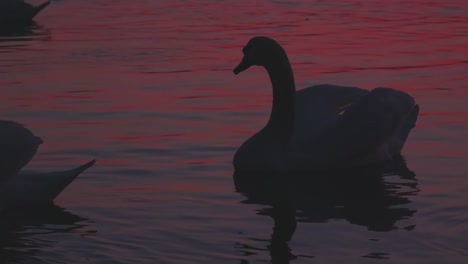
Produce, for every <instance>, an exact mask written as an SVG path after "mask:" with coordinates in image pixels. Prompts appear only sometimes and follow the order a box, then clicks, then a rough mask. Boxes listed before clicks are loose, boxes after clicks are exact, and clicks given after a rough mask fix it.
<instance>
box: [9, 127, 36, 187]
mask: <svg viewBox="0 0 468 264" xmlns="http://www.w3.org/2000/svg"><path fill="white" fill-rule="evenodd" d="M42 142H43V141H42V139H41V138H39V137H37V136H35V135H34V134H33V133H32V132H31V131H30V130H29V129H27V128H26V127H24V126H23V125H21V124H19V123H16V122H13V121H6V120H0V183H1V182H4V181H6V180H8V179H10V178H11V177H13V176H14V175H16V174H17V173H18V172H19V171H20V169H21V168H23V167H24V166H25V165H26V164H27V163H28V162H29V161H31V159H32V158H33V157H34V155H35V154H36V151H37V149H38V147H39V145H40V144H41V143H42Z"/></svg>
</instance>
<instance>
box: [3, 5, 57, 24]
mask: <svg viewBox="0 0 468 264" xmlns="http://www.w3.org/2000/svg"><path fill="white" fill-rule="evenodd" d="M49 4H50V0H48V1H46V2H44V3H42V4H40V5H38V6H33V5H31V4H29V3H27V2H25V1H23V0H0V22H1V23H2V24H3V25H1V26H11V24H22V23H29V22H32V20H33V18H34V17H35V16H36V15H37V14H38V13H39V12H41V11H42V9H44V8H45V7H46V6H48V5H49Z"/></svg>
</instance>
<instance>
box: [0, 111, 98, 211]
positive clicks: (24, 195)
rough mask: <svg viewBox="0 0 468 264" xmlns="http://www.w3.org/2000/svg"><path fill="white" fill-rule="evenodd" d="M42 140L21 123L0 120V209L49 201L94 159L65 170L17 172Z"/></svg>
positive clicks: (32, 154) (91, 164) (34, 152)
mask: <svg viewBox="0 0 468 264" xmlns="http://www.w3.org/2000/svg"><path fill="white" fill-rule="evenodd" d="M42 142H43V141H42V139H41V138H39V137H37V136H35V135H33V133H31V131H29V129H27V128H25V127H24V126H23V125H21V124H18V123H16V122H13V121H6V120H0V212H1V211H3V210H6V209H9V208H14V207H28V206H34V205H41V204H47V203H52V201H53V200H54V199H55V197H57V196H58V195H59V194H60V193H61V192H62V191H63V189H65V187H67V186H68V184H70V183H71V182H72V181H73V180H74V179H75V178H76V177H77V176H78V175H79V174H80V173H82V172H83V171H85V170H86V169H88V168H89V167H91V166H93V165H94V163H95V162H96V160H91V161H90V162H88V163H86V164H84V165H82V166H79V167H77V168H75V169H72V170H68V171H59V172H48V173H23V172H20V170H21V169H22V168H23V167H24V166H25V165H26V164H27V163H28V162H29V161H31V159H32V158H33V156H34V155H35V154H36V151H37V149H38V147H39V145H40V144H42Z"/></svg>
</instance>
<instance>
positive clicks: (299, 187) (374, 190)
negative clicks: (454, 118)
mask: <svg viewBox="0 0 468 264" xmlns="http://www.w3.org/2000/svg"><path fill="white" fill-rule="evenodd" d="M390 175H395V176H398V177H397V178H398V179H395V177H391V176H390ZM233 178H234V184H235V188H236V191H237V192H239V193H241V194H243V195H244V196H245V197H246V198H247V199H246V200H244V201H242V202H241V203H245V204H260V205H268V206H269V207H268V208H263V209H261V210H259V211H258V212H257V214H259V215H266V216H270V217H272V218H273V221H274V225H273V232H272V235H271V239H270V240H269V245H268V251H269V252H270V256H271V262H272V263H289V261H290V260H292V259H295V258H296V256H294V255H293V253H292V252H291V249H290V248H289V246H288V241H290V240H291V239H292V238H293V235H294V232H295V230H296V226H297V223H298V222H309V223H326V222H327V221H329V220H331V219H344V220H346V221H348V222H349V223H351V224H354V225H359V226H364V227H366V228H367V229H369V230H371V231H379V232H386V231H391V230H394V229H399V228H400V227H398V226H397V222H398V221H401V220H403V219H408V218H411V217H412V216H413V215H414V214H415V213H416V210H415V209H411V208H408V207H407V206H405V205H408V204H410V203H411V200H410V199H409V196H411V195H414V194H416V193H417V192H418V191H419V190H418V188H417V184H418V182H417V179H416V177H415V174H414V173H413V172H412V171H411V170H409V169H408V168H407V166H406V162H405V160H404V159H403V157H401V156H399V157H397V158H395V159H394V160H392V161H389V162H387V163H386V164H384V165H380V166H374V167H367V168H364V169H359V170H354V171H346V172H340V173H334V174H327V175H325V174H320V173H317V174H316V175H313V176H312V175H308V176H307V177H301V176H300V175H285V174H283V175H279V174H275V175H272V174H269V175H258V174H256V175H254V174H240V173H234V176H233ZM396 206H398V207H396ZM402 228H404V229H406V230H412V229H413V228H414V226H405V227H402ZM237 246H238V247H239V248H240V249H241V251H242V252H243V253H247V254H250V253H253V252H251V251H250V249H251V248H253V247H250V246H248V245H243V244H238V245H237ZM312 250H313V249H312ZM245 251H249V252H245ZM303 257H307V256H303ZM309 257H313V256H309ZM367 257H371V258H372V257H373V256H372V255H369V256H367ZM244 262H245V261H244V260H243V263H244Z"/></svg>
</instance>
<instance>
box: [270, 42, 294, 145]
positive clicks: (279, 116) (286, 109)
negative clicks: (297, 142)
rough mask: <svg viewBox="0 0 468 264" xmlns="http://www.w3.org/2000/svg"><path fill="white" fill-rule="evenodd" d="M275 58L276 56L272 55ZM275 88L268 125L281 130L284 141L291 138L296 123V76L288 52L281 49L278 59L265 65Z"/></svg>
mask: <svg viewBox="0 0 468 264" xmlns="http://www.w3.org/2000/svg"><path fill="white" fill-rule="evenodd" d="M272 58H275V56H272ZM265 68H266V70H267V72H268V75H269V77H270V81H271V85H272V88H273V105H272V109H271V116H270V120H269V122H268V125H270V126H273V127H274V129H275V130H277V131H280V134H279V136H280V137H282V139H283V140H282V141H283V142H286V143H287V141H288V140H289V138H290V136H291V135H292V132H293V125H294V95H295V92H296V87H295V84H294V76H293V71H292V68H291V64H290V63H289V60H288V57H287V56H286V53H285V52H284V51H283V50H281V52H279V54H277V56H276V60H273V61H272V63H270V64H269V65H267V66H265Z"/></svg>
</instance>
